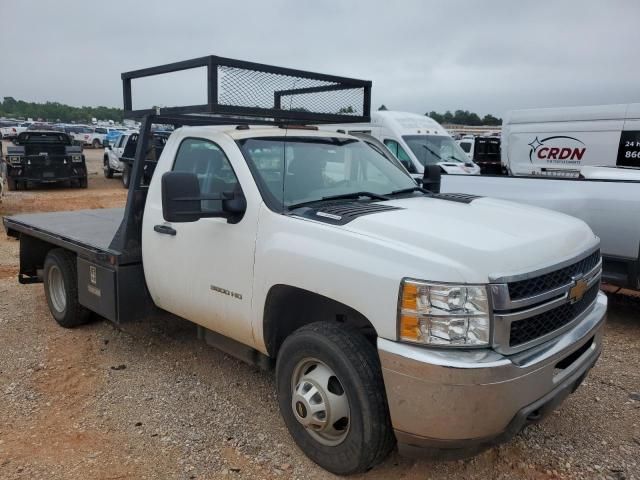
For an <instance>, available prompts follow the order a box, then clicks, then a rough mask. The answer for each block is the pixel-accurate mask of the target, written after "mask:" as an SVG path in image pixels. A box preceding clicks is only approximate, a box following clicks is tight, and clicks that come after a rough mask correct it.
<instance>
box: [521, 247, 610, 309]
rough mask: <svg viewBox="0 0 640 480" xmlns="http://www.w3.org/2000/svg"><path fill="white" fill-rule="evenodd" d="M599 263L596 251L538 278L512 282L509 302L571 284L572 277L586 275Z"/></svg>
mask: <svg viewBox="0 0 640 480" xmlns="http://www.w3.org/2000/svg"><path fill="white" fill-rule="evenodd" d="M599 261H600V250H596V251H595V252H593V253H592V254H591V255H589V256H588V257H586V258H583V259H582V260H580V261H578V262H576V263H574V264H573V265H569V266H568V267H564V268H561V269H559V270H556V271H554V272H551V273H547V274H545V275H540V276H539V277H534V278H529V279H527V280H521V281H519V282H512V283H510V284H509V295H510V296H511V300H518V299H521V298H526V297H531V296H533V295H537V294H539V293H543V292H546V291H547V290H552V289H554V288H557V287H560V286H562V285H566V284H568V283H570V282H571V280H572V277H574V276H576V275H578V274H580V273H587V272H589V271H590V270H592V269H593V268H594V267H595V266H596V265H597V264H598V262H599Z"/></svg>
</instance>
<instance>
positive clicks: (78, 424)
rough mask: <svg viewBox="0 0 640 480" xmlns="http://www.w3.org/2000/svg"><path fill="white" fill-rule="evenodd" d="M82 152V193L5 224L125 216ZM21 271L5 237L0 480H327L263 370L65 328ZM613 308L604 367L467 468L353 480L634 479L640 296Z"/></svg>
mask: <svg viewBox="0 0 640 480" xmlns="http://www.w3.org/2000/svg"><path fill="white" fill-rule="evenodd" d="M5 151H6V149H5ZM85 153H86V155H87V158H88V164H89V169H90V177H89V188H88V190H81V189H70V188H46V189H44V188H43V189H34V190H30V191H27V192H9V193H8V194H7V196H6V197H5V198H4V200H3V202H2V204H0V215H3V216H4V215H10V214H14V213H18V212H36V211H52V210H69V209H83V208H106V207H117V206H122V205H123V204H124V201H125V199H126V191H125V190H124V189H123V188H122V184H121V181H120V179H119V178H114V179H111V180H107V179H105V178H104V177H103V176H102V173H101V166H100V164H101V158H102V150H95V151H94V150H86V151H85ZM17 266H18V244H17V242H16V241H15V240H13V239H8V238H7V237H6V236H5V235H4V234H0V478H1V479H47V480H48V479H104V480H107V479H143V478H149V479H150V478H160V479H196V478H197V479H218V478H224V479H227V478H238V479H239V478H261V479H262V478H264V479H271V478H299V479H322V478H332V476H331V475H330V474H328V473H326V472H325V471H323V470H321V469H320V468H319V467H317V466H316V465H315V464H313V463H312V462H311V461H309V460H308V459H307V458H306V457H305V456H304V455H303V454H302V453H301V452H300V451H299V450H298V449H297V447H296V446H295V445H294V443H293V442H292V440H291V438H290V437H289V435H288V433H287V431H286V428H285V426H284V423H283V422H282V420H281V419H280V416H279V413H278V409H277V404H276V400H275V387H274V379H273V374H272V373H265V372H262V371H259V370H257V369H256V368H254V367H251V366H248V365H245V364H243V363H240V362H238V361H236V360H235V359H232V358H230V357H228V356H226V355H224V354H222V353H221V352H219V351H217V350H215V349H213V348H211V347H208V346H206V345H204V344H202V343H201V342H199V341H198V340H197V339H196V332H195V328H194V327H193V325H191V324H189V323H188V322H181V321H177V320H166V319H154V320H148V321H144V322H140V323H135V324H131V325H127V326H126V327H125V328H123V329H117V328H115V327H114V326H113V325H111V324H110V323H109V322H107V321H104V320H101V319H96V321H95V322H93V323H91V324H89V325H86V326H84V327H81V328H77V329H74V330H65V329H62V328H60V327H58V326H57V324H56V323H55V322H54V321H53V319H52V318H51V316H50V315H49V313H48V310H47V306H46V302H45V299H44V294H43V291H42V286H41V285H27V286H21V285H19V284H18V283H17V281H16V274H17ZM610 300H611V307H610V310H609V320H608V324H607V327H606V339H605V349H604V352H603V355H602V357H601V358H600V360H599V362H598V364H597V366H596V367H595V368H594V369H593V371H592V372H591V373H590V375H589V376H588V378H587V379H586V381H585V382H584V384H583V385H582V386H581V387H580V389H578V391H577V392H576V393H575V394H574V395H572V396H571V397H570V398H569V399H568V400H567V401H566V402H565V403H564V404H563V405H562V407H561V408H560V409H559V410H558V411H556V412H555V413H554V414H553V415H551V416H550V418H548V419H546V420H545V421H543V422H542V423H541V424H537V425H534V426H531V427H529V428H528V429H527V430H525V431H524V432H523V433H522V434H520V435H519V436H518V437H516V438H515V439H514V440H513V441H511V442H510V443H508V444H506V445H503V446H500V447H497V448H494V449H492V450H489V451H487V452H485V453H483V454H481V455H479V456H477V457H475V458H473V459H470V460H465V461H456V462H438V461H416V460H410V459H406V458H401V457H399V456H398V455H397V453H393V454H392V455H391V456H390V457H389V458H388V459H387V460H386V461H385V462H384V463H383V464H382V465H380V466H378V467H376V468H375V469H373V470H372V471H371V472H369V473H367V474H365V475H362V476H358V477H355V478H362V479H371V480H382V479H389V478H397V479H407V480H418V479H425V480H426V479H442V478H464V479H487V478H505V479H521V478H524V479H531V480H533V479H553V478H566V479H581V478H605V479H616V480H618V479H638V480H640V318H639V312H640V301H638V300H634V299H630V298H628V297H626V296H621V295H619V294H618V295H611V296H610Z"/></svg>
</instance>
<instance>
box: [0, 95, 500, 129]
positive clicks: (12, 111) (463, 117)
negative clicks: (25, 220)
mask: <svg viewBox="0 0 640 480" xmlns="http://www.w3.org/2000/svg"><path fill="white" fill-rule="evenodd" d="M378 110H387V107H386V106H384V105H382V106H380V108H379V109H378ZM353 112H354V110H353V107H346V108H341V109H340V110H339V111H338V113H353ZM425 115H427V116H429V117H431V118H432V119H434V120H435V121H436V122H438V123H446V124H454V125H495V126H497V125H501V124H502V119H501V118H496V117H494V116H493V115H491V114H487V115H485V116H484V117H482V118H481V117H480V116H479V115H478V114H477V113H474V112H470V111H469V110H456V111H455V112H453V113H451V111H450V110H447V111H446V112H444V113H438V112H435V111H431V112H428V113H425ZM0 117H16V118H24V119H27V118H33V119H34V120H44V121H49V122H78V123H88V122H90V121H91V119H92V118H97V119H99V120H113V121H114V122H122V119H123V113H122V109H121V108H113V107H103V106H100V107H72V106H71V105H65V104H63V103H59V102H45V103H37V102H25V101H24V100H16V99H15V98H13V97H4V98H3V100H2V101H1V102H0Z"/></svg>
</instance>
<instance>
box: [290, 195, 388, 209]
mask: <svg viewBox="0 0 640 480" xmlns="http://www.w3.org/2000/svg"><path fill="white" fill-rule="evenodd" d="M360 197H369V198H371V199H373V200H390V198H389V197H387V196H385V195H380V194H377V193H373V192H352V193H342V194H340V195H329V196H328V197H322V198H319V199H317V200H309V201H308V202H300V203H294V204H292V205H289V207H288V208H289V210H293V209H295V208H299V207H303V206H305V205H310V204H312V203H318V202H325V201H328V200H340V199H349V198H353V199H358V198H360Z"/></svg>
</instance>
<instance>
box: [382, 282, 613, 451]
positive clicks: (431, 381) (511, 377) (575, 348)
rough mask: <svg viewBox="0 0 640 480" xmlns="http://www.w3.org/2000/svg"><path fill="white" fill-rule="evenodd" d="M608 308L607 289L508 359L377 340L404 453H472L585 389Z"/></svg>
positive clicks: (490, 352)
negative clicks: (562, 328) (569, 324)
mask: <svg viewBox="0 0 640 480" xmlns="http://www.w3.org/2000/svg"><path fill="white" fill-rule="evenodd" d="M606 307H607V298H606V296H605V295H604V294H603V293H601V292H600V293H598V297H597V299H596V302H595V304H594V306H593V307H591V311H590V313H589V314H588V315H587V316H586V317H585V318H584V319H583V320H582V321H581V322H580V323H578V324H577V325H575V326H574V327H573V328H572V329H571V330H568V331H567V332H564V333H563V334H561V335H560V336H558V337H556V338H554V339H552V340H549V341H548V342H546V343H544V344H542V345H538V346H536V347H534V348H531V349H529V350H526V351H523V352H520V353H517V354H514V355H509V356H506V355H501V354H499V353H496V352H495V351H493V350H466V351H461V350H436V349H428V348H421V347H416V346H411V345H406V344H402V343H398V342H392V341H389V340H384V339H378V352H379V355H380V361H381V364H382V373H383V377H384V383H385V388H386V391H387V399H388V402H389V411H390V413H391V422H392V424H393V428H394V431H395V434H396V438H397V439H398V446H399V449H400V451H401V453H405V454H409V455H416V454H419V455H422V454H423V453H427V454H428V453H429V450H430V451H431V452H436V453H437V454H438V455H439V456H442V455H443V454H445V455H446V456H449V457H463V456H468V455H470V454H474V453H477V452H478V451H481V450H483V449H484V448H487V447H489V446H491V445H494V444H496V443H500V442H503V441H507V440H508V439H509V438H511V437H512V436H513V435H515V434H516V433H518V432H519V431H520V430H521V429H522V428H523V427H524V426H525V425H526V424H527V423H531V422H533V421H537V420H539V419H540V418H541V417H542V416H543V415H544V414H546V413H548V412H549V411H551V410H553V408H555V407H556V406H557V405H558V404H559V403H560V402H562V400H564V398H566V396H568V395H569V394H570V393H572V392H573V391H574V390H575V388H577V387H578V385H579V384H580V382H581V381H582V379H583V378H584V376H585V375H586V373H587V372H588V371H589V369H590V368H591V367H592V366H593V365H594V364H595V362H596V360H597V359H598V356H599V355H600V351H601V349H602V330H603V329H602V327H603V325H604V320H605V316H606ZM425 448H426V449H428V450H426V451H425V450H424V449H425Z"/></svg>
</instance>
